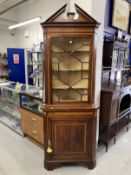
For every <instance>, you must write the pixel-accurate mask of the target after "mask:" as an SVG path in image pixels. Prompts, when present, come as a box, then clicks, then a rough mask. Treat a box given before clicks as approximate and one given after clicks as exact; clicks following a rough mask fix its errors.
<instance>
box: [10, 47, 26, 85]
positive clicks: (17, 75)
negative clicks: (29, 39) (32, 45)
mask: <svg viewBox="0 0 131 175" xmlns="http://www.w3.org/2000/svg"><path fill="white" fill-rule="evenodd" d="M7 54H8V70H9V80H10V81H15V82H20V83H25V59H24V58H25V57H24V49H18V48H7Z"/></svg>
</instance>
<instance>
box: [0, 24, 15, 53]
mask: <svg viewBox="0 0 131 175" xmlns="http://www.w3.org/2000/svg"><path fill="white" fill-rule="evenodd" d="M8 47H15V37H14V36H12V33H11V32H10V31H9V30H8V29H5V28H2V27H1V28H0V52H6V50H7V48H8Z"/></svg>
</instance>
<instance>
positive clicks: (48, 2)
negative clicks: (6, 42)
mask: <svg viewBox="0 0 131 175" xmlns="http://www.w3.org/2000/svg"><path fill="white" fill-rule="evenodd" d="M27 2H28V1H27ZM65 3H66V0H55V1H52V0H31V1H29V2H28V3H25V4H22V5H21V6H19V7H18V13H17V14H18V19H19V21H24V20H27V19H31V18H33V17H36V16H41V21H40V22H35V23H33V24H30V25H27V26H26V27H21V28H19V29H16V30H14V32H15V34H16V42H15V44H16V47H23V48H30V47H32V45H33V44H37V43H39V42H41V41H43V31H42V27H41V25H40V23H41V22H42V21H45V20H46V19H47V18H48V17H50V16H51V15H52V14H53V13H54V12H56V11H57V10H58V9H59V8H61V7H62V6H63V5H64V4H65ZM25 33H28V34H29V37H28V38H26V37H25Z"/></svg>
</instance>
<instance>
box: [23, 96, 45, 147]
mask: <svg viewBox="0 0 131 175" xmlns="http://www.w3.org/2000/svg"><path fill="white" fill-rule="evenodd" d="M20 107H21V109H20V111H21V126H22V130H23V132H24V134H25V135H27V136H28V138H29V139H31V140H32V141H33V142H35V143H36V144H38V145H40V146H42V145H44V133H43V130H44V129H43V124H44V117H43V112H42V109H41V107H42V98H40V97H39V95H33V96H32V95H29V94H27V93H20Z"/></svg>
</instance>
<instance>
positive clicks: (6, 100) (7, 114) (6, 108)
mask: <svg viewBox="0 0 131 175" xmlns="http://www.w3.org/2000/svg"><path fill="white" fill-rule="evenodd" d="M0 122H2V123H4V124H5V125H7V126H9V127H10V128H11V129H13V130H14V131H16V132H17V133H18V134H20V135H22V136H23V132H22V130H21V113H20V99H19V92H18V91H16V90H15V85H14V84H10V85H8V86H4V87H1V91H0Z"/></svg>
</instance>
